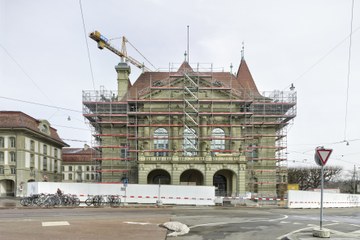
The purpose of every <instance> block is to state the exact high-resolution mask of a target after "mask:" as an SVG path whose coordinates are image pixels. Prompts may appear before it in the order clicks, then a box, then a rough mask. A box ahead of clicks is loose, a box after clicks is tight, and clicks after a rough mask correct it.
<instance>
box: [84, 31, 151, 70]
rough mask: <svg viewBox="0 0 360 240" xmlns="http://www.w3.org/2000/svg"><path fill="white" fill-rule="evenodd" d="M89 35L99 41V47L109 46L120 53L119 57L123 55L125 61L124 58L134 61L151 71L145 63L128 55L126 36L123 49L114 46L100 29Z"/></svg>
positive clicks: (117, 53) (116, 52) (141, 67)
mask: <svg viewBox="0 0 360 240" xmlns="http://www.w3.org/2000/svg"><path fill="white" fill-rule="evenodd" d="M89 37H90V38H91V39H93V40H95V41H96V42H97V44H98V48H99V49H104V48H107V49H109V50H110V51H112V52H113V53H115V54H116V55H118V56H119V57H121V60H122V61H124V59H125V61H128V62H130V63H132V64H133V65H135V66H136V67H138V68H140V69H142V70H143V71H151V69H149V68H147V67H145V65H144V64H143V63H140V62H139V61H137V60H136V59H134V58H132V57H130V56H128V55H127V52H126V43H127V42H129V41H128V40H127V39H126V38H125V37H122V45H121V50H118V49H116V48H115V47H113V46H112V45H111V44H110V41H109V40H108V39H107V38H106V37H105V36H104V35H102V34H101V33H100V32H98V31H94V32H92V33H90V36H89Z"/></svg>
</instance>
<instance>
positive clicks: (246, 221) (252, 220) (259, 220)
mask: <svg viewBox="0 0 360 240" xmlns="http://www.w3.org/2000/svg"><path fill="white" fill-rule="evenodd" d="M287 218H288V216H287V215H283V217H281V218H275V219H264V218H261V219H250V220H244V221H229V222H214V223H204V224H199V225H194V226H191V227H189V228H195V227H204V226H218V225H226V224H234V223H235V224H240V223H248V222H274V221H281V220H284V219H287Z"/></svg>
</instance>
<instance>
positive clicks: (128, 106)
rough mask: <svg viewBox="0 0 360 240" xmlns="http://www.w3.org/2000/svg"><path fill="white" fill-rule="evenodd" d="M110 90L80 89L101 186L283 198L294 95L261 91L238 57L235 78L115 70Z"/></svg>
mask: <svg viewBox="0 0 360 240" xmlns="http://www.w3.org/2000/svg"><path fill="white" fill-rule="evenodd" d="M115 69H116V71H117V74H118V77H117V82H118V90H117V91H105V90H100V91H83V105H84V114H83V115H84V116H85V117H86V118H87V119H88V120H89V122H90V124H91V125H92V126H93V129H94V136H95V139H96V141H97V143H96V146H94V147H96V148H97V149H99V150H100V151H101V157H100V158H99V161H100V162H101V169H100V170H99V172H100V173H101V176H102V177H101V179H102V182H114V181H119V179H128V180H129V182H130V183H139V184H159V183H161V184H189V185H207V186H211V185H214V186H216V189H217V192H216V194H217V195H222V196H238V195H239V194H245V193H246V192H252V193H253V195H255V196H256V195H257V196H266V197H282V196H283V195H284V192H286V189H287V158H286V154H285V150H286V126H287V125H288V124H289V123H290V122H291V121H290V120H292V119H293V118H294V117H295V116H296V92H295V91H293V90H292V91H288V92H284V91H273V92H264V93H260V92H259V91H258V89H257V86H256V84H255V82H254V80H253V78H252V76H251V73H250V71H249V69H248V66H247V64H246V61H245V60H244V58H243V57H242V59H241V63H240V66H239V69H238V72H237V74H233V73H232V72H224V71H221V72H216V71H213V69H212V65H205V66H204V65H201V64H198V65H197V66H195V67H194V68H192V67H191V66H190V65H189V64H188V62H186V61H185V62H183V63H182V65H181V66H179V67H178V68H176V69H175V70H173V69H172V68H169V71H167V72H143V73H142V74H141V75H140V76H139V78H138V79H137V80H136V81H135V83H134V84H133V85H132V84H131V82H130V80H129V74H130V66H129V65H128V64H127V63H124V62H121V63H119V64H118V65H117V66H116V67H115Z"/></svg>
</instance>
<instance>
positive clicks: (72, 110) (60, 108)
mask: <svg viewBox="0 0 360 240" xmlns="http://www.w3.org/2000/svg"><path fill="white" fill-rule="evenodd" d="M0 98H3V99H7V100H11V101H16V102H22V103H28V104H34V105H39V106H43V107H49V108H55V109H59V110H65V111H70V112H77V113H82V111H79V110H75V109H70V108H64V107H58V106H53V105H48V104H43V103H37V102H31V101H26V100H21V99H16V98H10V97H4V96H0Z"/></svg>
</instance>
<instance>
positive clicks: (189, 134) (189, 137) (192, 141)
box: [183, 128, 198, 156]
mask: <svg viewBox="0 0 360 240" xmlns="http://www.w3.org/2000/svg"><path fill="white" fill-rule="evenodd" d="M183 149H184V155H185V156H196V155H197V151H198V146H197V136H196V132H195V130H194V129H192V128H185V130H184V143H183Z"/></svg>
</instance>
